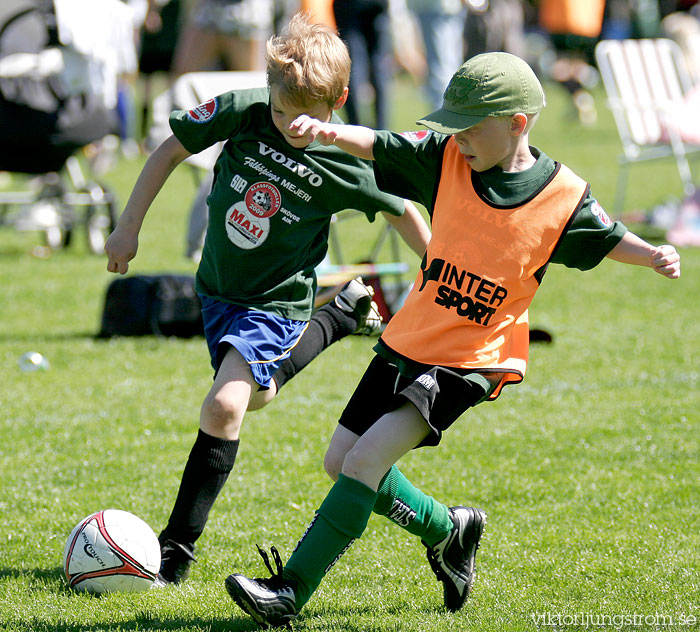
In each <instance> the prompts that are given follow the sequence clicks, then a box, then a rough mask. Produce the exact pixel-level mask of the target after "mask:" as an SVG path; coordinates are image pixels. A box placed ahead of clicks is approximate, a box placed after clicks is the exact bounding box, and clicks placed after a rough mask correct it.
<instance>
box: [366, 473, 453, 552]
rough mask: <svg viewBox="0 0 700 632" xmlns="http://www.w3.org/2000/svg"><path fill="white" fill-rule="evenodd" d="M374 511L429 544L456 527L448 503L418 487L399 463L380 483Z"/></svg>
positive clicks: (432, 543) (436, 541) (442, 537)
mask: <svg viewBox="0 0 700 632" xmlns="http://www.w3.org/2000/svg"><path fill="white" fill-rule="evenodd" d="M373 511H374V512H375V513H378V514H380V515H382V516H386V517H387V518H389V520H391V521H392V522H395V523H396V524H397V525H399V526H400V527H402V528H404V529H406V531H408V532H409V533H412V534H413V535H417V536H419V537H420V538H421V539H422V540H423V541H424V542H425V543H426V544H427V545H428V546H433V545H434V544H437V543H438V542H440V540H442V539H444V538H446V537H447V535H448V534H449V532H450V531H451V529H452V527H453V526H454V523H453V522H452V518H450V513H449V510H448V508H447V506H445V505H443V504H442V503H439V502H437V501H436V500H435V499H434V498H432V497H430V496H428V495H427V494H424V493H423V492H422V491H421V490H420V489H418V488H417V487H415V486H414V485H413V483H411V481H409V480H408V479H407V478H406V477H405V476H404V475H403V474H402V473H401V471H400V470H399V468H397V467H396V466H395V465H394V466H393V467H392V468H391V469H390V470H389V471H388V472H387V473H386V475H385V476H384V478H383V479H382V480H381V482H380V483H379V490H378V495H377V502H376V503H375V505H374V509H373Z"/></svg>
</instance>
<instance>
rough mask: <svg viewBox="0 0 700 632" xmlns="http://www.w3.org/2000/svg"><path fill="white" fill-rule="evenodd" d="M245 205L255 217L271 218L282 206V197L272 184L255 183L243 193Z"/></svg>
mask: <svg viewBox="0 0 700 632" xmlns="http://www.w3.org/2000/svg"><path fill="white" fill-rule="evenodd" d="M245 205H246V208H247V209H248V211H249V212H250V213H252V214H253V215H254V216H255V217H259V218H265V217H272V216H273V215H274V214H275V213H276V212H277V211H279V210H280V207H281V206H282V196H281V195H280V192H279V189H278V188H277V187H276V186H275V185H274V184H270V183H269V182H256V183H255V184H254V185H253V186H251V187H250V188H249V189H248V190H247V191H246V193H245Z"/></svg>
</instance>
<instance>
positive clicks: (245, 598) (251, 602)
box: [224, 575, 296, 629]
mask: <svg viewBox="0 0 700 632" xmlns="http://www.w3.org/2000/svg"><path fill="white" fill-rule="evenodd" d="M224 583H225V585H226V591H227V592H228V594H229V596H230V597H231V599H233V601H235V602H236V604H237V605H238V607H239V608H241V609H242V610H243V611H245V612H247V613H248V614H249V615H250V616H251V617H253V619H255V622H256V623H257V624H258V625H259V626H260V627H261V628H263V629H268V628H271V627H274V628H277V627H286V626H288V625H289V624H290V623H291V622H292V621H293V620H294V619H296V615H295V614H294V615H288V617H286V618H285V619H286V620H284V621H280V622H274V623H270V622H269V621H268V620H267V617H266V616H265V613H264V612H261V611H260V610H259V609H258V607H257V604H256V603H255V599H253V597H252V596H251V595H250V594H249V593H248V591H247V590H246V589H245V588H244V587H243V586H241V584H240V583H239V581H238V576H237V575H229V576H228V577H227V578H226V581H225V582H224Z"/></svg>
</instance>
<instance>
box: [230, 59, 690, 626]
mask: <svg viewBox="0 0 700 632" xmlns="http://www.w3.org/2000/svg"><path fill="white" fill-rule="evenodd" d="M544 105H545V98H544V92H543V90H542V87H541V85H540V83H539V81H538V80H537V77H536V76H535V74H534V73H533V72H532V70H531V68H530V67H529V66H528V65H527V64H526V63H525V62H524V61H522V60H521V59H519V58H518V57H515V56H513V55H509V54H506V53H487V54H484V55H478V56H476V57H473V58H472V59H470V60H468V61H467V62H466V63H465V64H463V65H462V67H461V68H460V69H459V70H458V71H457V72H456V73H455V75H454V76H453V78H452V80H451V82H450V84H449V85H448V87H447V89H446V91H445V94H444V99H443V106H442V108H440V109H439V110H437V111H436V112H433V113H432V114H430V115H428V116H426V117H425V118H424V119H422V120H420V121H418V122H419V123H421V124H423V125H425V126H426V127H428V128H429V130H430V131H427V132H426V131H422V132H412V133H407V134H403V135H402V134H393V133H389V132H375V131H374V130H371V129H368V128H362V127H353V126H345V127H343V126H337V125H333V124H331V123H327V122H321V121H315V120H313V119H310V118H309V117H301V118H300V119H298V120H297V121H295V122H294V123H293V125H292V126H291V128H290V133H296V134H298V135H299V138H300V139H304V141H305V142H307V141H312V140H313V141H320V142H322V143H327V144H332V145H335V146H337V147H341V148H342V149H344V150H346V151H348V152H350V153H352V154H353V155H355V156H360V157H363V158H366V159H372V160H374V161H375V173H376V176H377V181H378V183H379V185H380V187H381V188H383V189H385V190H387V191H401V192H402V193H403V194H404V195H407V197H409V198H412V199H415V200H417V201H420V202H422V203H423V204H424V205H425V206H426V208H428V210H429V213H430V215H431V219H432V238H431V241H430V244H429V245H428V250H427V252H426V255H425V257H424V259H423V264H422V265H421V270H420V272H419V274H418V277H417V279H416V282H415V284H414V287H413V289H412V290H411V292H410V294H409V296H408V297H407V299H406V302H405V304H404V306H403V307H402V308H401V310H399V312H398V314H396V315H395V316H394V317H393V318H392V320H391V321H390V322H389V324H388V325H387V327H386V329H385V330H384V332H383V334H382V336H381V338H380V340H379V342H378V344H377V345H376V346H375V351H376V353H377V355H376V356H375V358H374V359H373V360H372V362H371V363H370V365H369V367H368V369H367V371H366V372H365V374H364V376H363V378H362V379H361V381H360V383H359V385H358V386H357V388H356V390H355V393H354V394H353V396H352V397H351V398H350V401H349V402H348V404H347V406H346V408H345V410H344V411H343V413H342V415H341V418H340V421H339V425H338V427H337V429H336V431H335V433H334V435H333V437H332V439H331V442H330V446H329V448H328V451H327V454H326V458H325V467H326V470H327V471H328V473H329V475H330V476H331V477H332V478H333V479H334V480H335V481H336V482H335V484H334V485H333V487H332V488H331V490H330V492H329V493H328V495H327V496H326V498H325V500H324V501H323V502H322V503H321V506H320V508H319V509H318V511H317V512H316V516H315V518H314V520H313V521H312V522H311V524H310V526H309V527H308V529H307V530H306V532H305V534H304V535H303V536H302V538H301V540H300V541H299V543H298V544H297V546H296V548H295V550H294V552H293V553H292V555H291V557H290V558H289V561H288V562H287V563H286V565H284V566H283V565H282V562H281V559H280V556H279V553H278V552H277V551H276V550H275V549H274V547H273V551H272V553H273V557H274V559H275V562H276V565H277V568H276V570H273V569H272V567H271V565H270V563H269V560H268V559H267V554H265V555H263V558H264V559H265V561H266V563H267V566H268V568H269V569H270V571H271V572H272V573H273V576H272V577H271V578H266V579H249V578H248V577H245V576H244V575H240V574H234V575H231V576H229V577H228V578H227V579H226V588H227V590H228V592H229V594H230V595H231V597H232V598H233V599H234V601H235V602H236V603H237V604H238V605H239V606H240V607H241V608H243V609H244V610H245V611H246V612H248V613H249V614H250V615H251V616H253V618H255V620H256V621H258V622H259V623H261V624H263V625H273V626H276V625H282V624H285V623H288V622H289V621H291V620H293V619H294V618H295V617H296V616H297V614H298V612H299V610H300V609H301V607H302V606H303V605H304V604H305V603H306V602H307V600H308V599H309V598H310V596H311V595H312V594H313V592H314V590H315V589H316V588H317V586H318V585H319V583H320V582H321V580H322V578H323V577H324V576H325V574H326V573H327V572H328V570H329V569H330V568H331V567H332V566H333V564H334V563H335V562H336V561H337V560H338V558H339V557H340V556H341V555H342V554H343V552H345V550H347V548H348V547H349V546H350V544H351V543H352V542H353V540H354V539H355V538H358V537H360V536H361V535H362V533H363V531H364V530H365V528H366V526H367V521H368V519H369V516H370V515H371V513H372V511H374V512H376V513H379V514H381V515H385V516H387V517H389V518H390V519H391V520H393V521H394V522H396V523H397V524H398V525H399V526H401V527H403V528H404V529H406V530H407V531H408V532H409V533H412V534H414V535H417V536H418V537H420V538H421V540H422V542H423V544H424V545H425V547H426V548H427V556H428V562H429V563H430V566H431V568H432V570H433V571H434V573H435V575H436V576H437V578H438V580H439V581H440V582H441V583H442V585H443V596H444V603H445V606H446V607H447V608H448V609H450V610H457V609H459V608H461V607H462V606H463V605H464V603H465V601H466V599H467V597H468V595H469V591H470V589H471V586H472V583H473V581H474V576H475V565H474V563H475V556H476V551H477V548H478V545H479V540H480V538H481V534H482V531H483V529H484V525H485V522H486V515H485V513H484V512H483V511H482V510H480V509H476V508H473V507H464V506H458V507H447V506H446V505H444V504H442V503H439V502H437V501H436V500H434V499H433V498H431V497H430V496H427V495H426V494H424V493H423V492H422V491H420V490H419V489H417V488H416V487H414V486H413V485H412V484H411V483H410V481H408V480H407V479H406V477H405V476H404V475H403V474H402V473H401V472H400V471H399V470H398V468H397V467H396V465H395V463H396V461H397V460H398V459H399V458H401V457H402V456H403V455H404V454H406V453H407V452H409V451H410V450H412V449H414V448H416V447H421V446H426V445H437V444H438V443H439V442H440V440H441V437H442V433H443V431H445V430H446V429H447V428H449V426H450V425H451V424H452V423H453V422H454V421H455V420H457V418H459V416H460V415H461V414H462V413H463V412H465V411H466V410H467V409H469V408H471V407H473V406H475V405H476V404H478V403H480V402H483V401H486V400H493V399H495V398H496V397H497V396H498V394H499V392H500V390H501V388H502V387H503V386H504V385H505V384H508V383H517V382H520V381H521V380H522V379H523V377H524V375H525V369H526V366H527V358H528V306H529V304H530V302H531V300H532V298H533V296H534V294H535V292H536V291H537V289H538V287H539V284H540V281H541V279H542V276H543V275H544V273H545V270H546V268H547V266H548V265H549V263H551V262H555V263H561V264H564V265H566V266H568V267H575V268H579V269H581V270H587V269H590V268H592V267H594V266H595V265H597V264H598V263H599V262H600V261H601V260H602V259H603V258H605V257H608V258H611V259H614V260H616V261H620V262H623V263H630V264H636V265H640V266H647V267H650V268H652V269H653V270H655V271H656V272H658V273H660V274H661V275H663V276H665V277H668V278H671V279H675V278H678V277H679V275H680V258H679V255H678V253H677V252H676V250H675V248H673V246H661V247H658V248H657V247H654V246H652V245H650V244H648V243H646V242H645V241H643V240H642V239H640V238H639V237H637V236H635V235H634V234H632V233H631V232H629V231H627V229H626V228H625V227H624V226H623V225H622V224H620V223H617V222H615V223H613V222H611V221H610V220H609V219H608V216H607V215H606V214H605V212H604V211H603V209H602V208H601V207H600V205H599V204H598V203H597V202H596V201H595V199H594V198H593V197H592V196H591V193H590V188H589V186H588V185H587V183H586V182H584V181H583V180H581V179H580V178H579V177H578V176H576V175H575V174H574V173H573V172H571V171H570V170H569V169H567V168H566V167H565V166H564V165H562V164H560V163H557V162H555V161H553V160H552V159H550V158H548V157H547V156H546V155H545V154H544V153H543V152H541V151H540V150H538V149H536V148H534V147H530V145H529V143H528V134H529V132H530V130H531V129H532V126H533V125H534V123H535V120H536V119H537V116H538V113H539V112H540V110H541V109H542V108H543V107H544ZM418 174H420V177H417V175H418Z"/></svg>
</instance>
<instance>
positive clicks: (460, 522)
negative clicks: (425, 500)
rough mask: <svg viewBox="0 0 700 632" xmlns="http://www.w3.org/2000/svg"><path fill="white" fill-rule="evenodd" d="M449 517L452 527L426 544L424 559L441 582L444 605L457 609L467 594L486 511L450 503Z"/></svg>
mask: <svg viewBox="0 0 700 632" xmlns="http://www.w3.org/2000/svg"><path fill="white" fill-rule="evenodd" d="M450 517H451V518H452V522H454V527H453V528H452V531H450V533H449V534H448V536H447V537H446V538H445V539H443V540H441V541H440V542H438V543H437V544H435V545H433V546H428V545H427V544H425V542H423V544H424V546H425V547H426V548H427V549H428V551H427V556H428V563H429V564H430V568H432V569H433V573H435V576H436V577H437V578H438V581H439V582H442V586H443V595H444V599H445V607H446V608H447V609H448V610H452V611H456V610H459V609H460V608H461V607H462V606H463V605H464V602H465V601H466V600H467V597H469V592H470V590H471V587H472V584H473V583H474V578H475V577H476V565H475V562H474V560H475V558H476V551H477V549H478V548H479V540H480V539H481V534H482V533H483V532H484V525H485V524H486V514H485V513H484V512H483V511H481V509H474V508H473V507H451V508H450Z"/></svg>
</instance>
